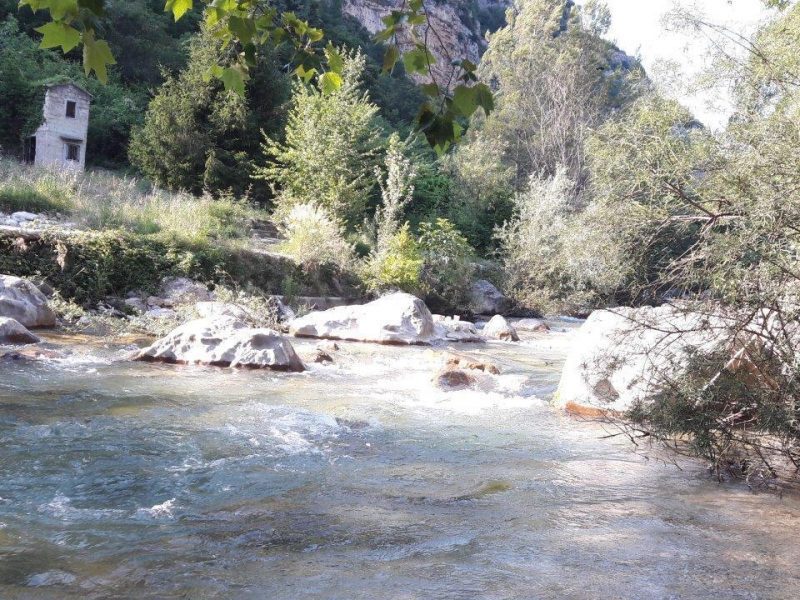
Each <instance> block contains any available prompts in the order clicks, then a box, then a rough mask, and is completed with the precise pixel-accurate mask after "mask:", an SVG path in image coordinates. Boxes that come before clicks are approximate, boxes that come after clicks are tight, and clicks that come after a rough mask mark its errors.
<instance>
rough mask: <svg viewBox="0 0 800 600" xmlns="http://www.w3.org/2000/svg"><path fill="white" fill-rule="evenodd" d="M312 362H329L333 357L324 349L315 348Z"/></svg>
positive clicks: (324, 363)
mask: <svg viewBox="0 0 800 600" xmlns="http://www.w3.org/2000/svg"><path fill="white" fill-rule="evenodd" d="M314 362H315V363H319V364H322V365H326V364H331V363H332V362H333V357H332V356H331V355H330V354H328V353H327V352H325V351H324V350H322V349H320V348H317V349H316V350H315V354H314Z"/></svg>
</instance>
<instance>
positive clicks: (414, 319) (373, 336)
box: [289, 292, 435, 344]
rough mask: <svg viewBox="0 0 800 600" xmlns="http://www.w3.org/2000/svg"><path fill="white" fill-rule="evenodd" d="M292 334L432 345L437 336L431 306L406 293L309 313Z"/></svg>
mask: <svg viewBox="0 0 800 600" xmlns="http://www.w3.org/2000/svg"><path fill="white" fill-rule="evenodd" d="M289 333H291V334H292V335H295V336H297V337H313V338H326V339H333V340H353V341H358V342H377V343H380V344H428V343H430V342H431V341H432V340H433V339H434V337H435V336H434V333H435V331H434V324H433V317H432V315H431V312H430V311H429V310H428V307H427V306H425V303H424V302H423V301H422V300H420V299H419V298H416V297H414V296H412V295H411V294H405V293H402V292H397V293H394V294H389V295H387V296H383V297H382V298H379V299H377V300H375V301H373V302H369V303H367V304H359V305H353V306H336V307H334V308H330V309H328V310H324V311H318V312H312V313H309V314H307V315H305V316H303V317H300V318H298V319H295V320H294V321H292V322H291V323H290V325H289Z"/></svg>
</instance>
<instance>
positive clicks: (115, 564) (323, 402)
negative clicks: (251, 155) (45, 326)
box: [0, 333, 800, 599]
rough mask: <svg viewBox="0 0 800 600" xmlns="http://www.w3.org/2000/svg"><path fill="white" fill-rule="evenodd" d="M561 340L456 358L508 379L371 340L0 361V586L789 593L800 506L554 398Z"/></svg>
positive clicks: (251, 594) (245, 591)
mask: <svg viewBox="0 0 800 600" xmlns="http://www.w3.org/2000/svg"><path fill="white" fill-rule="evenodd" d="M59 343H62V344H63V342H58V341H56V345H58V344H59ZM567 343H568V336H567V335H565V334H560V335H559V334H557V333H556V334H551V336H549V337H547V336H538V337H537V338H536V339H530V340H528V341H525V342H523V343H522V344H520V345H513V344H504V343H495V344H490V345H487V346H485V347H483V348H482V349H480V350H479V349H477V348H472V349H468V350H469V351H470V352H472V353H476V354H488V355H491V356H492V357H493V358H494V359H495V360H496V362H498V363H499V364H500V365H501V366H502V368H503V375H501V376H499V377H497V378H495V380H494V382H493V383H492V386H491V389H489V388H487V391H464V392H451V393H445V392H441V391H437V390H435V389H434V388H433V386H432V385H431V383H430V378H431V374H432V371H433V368H434V367H433V365H432V361H431V358H430V351H426V350H424V349H422V348H384V347H378V346H372V345H368V344H343V349H342V351H341V352H340V353H338V354H337V356H336V359H337V364H336V365H335V366H317V365H312V366H311V370H310V371H309V372H307V373H304V374H299V375H286V374H273V373H268V372H257V371H247V372H235V371H230V370H224V369H202V368H187V367H167V366H156V365H152V364H135V363H128V362H124V361H119V360H118V359H119V358H120V357H121V356H123V355H124V351H123V350H122V349H120V348H119V347H108V348H102V347H99V346H98V347H94V348H93V347H91V346H83V347H81V348H80V349H78V350H77V351H75V352H74V353H73V354H72V355H71V356H69V357H68V358H67V359H65V360H50V361H42V362H38V363H19V362H11V363H8V362H6V363H0V375H1V377H0V598H192V599H195V598H270V599H274V598H335V599H361V598H364V599H373V598H392V599H394V598H397V599H411V598H415V599H416V598H437V599H445V598H454V599H455V598H459V599H461V598H464V599H468V598H497V599H500V598H559V599H561V598H586V599H589V598H598V597H602V598H786V599H789V598H796V597H797V596H798V593H800V592H798V590H800V544H798V543H797V541H796V540H797V535H798V532H800V528H799V527H798V517H800V503H798V502H797V501H796V500H795V499H788V498H784V499H780V498H778V497H775V496H770V495H753V494H751V493H749V492H748V491H747V490H746V489H744V488H743V487H741V486H733V485H729V486H720V485H719V484H717V483H715V482H714V481H712V480H710V479H708V478H707V477H706V476H705V474H704V473H703V471H702V468H701V465H699V464H694V463H685V464H684V465H683V470H679V469H677V468H676V467H675V466H672V465H665V464H663V463H662V462H659V461H656V460H649V461H648V460H647V459H645V458H643V457H641V456H639V455H637V454H634V453H633V452H631V449H630V447H629V446H628V445H627V444H626V443H624V442H623V441H622V440H620V439H604V438H603V436H604V435H605V433H606V432H604V431H603V430H602V429H601V428H599V427H598V426H596V425H593V424H589V423H581V422H577V421H575V420H571V419H569V418H566V417H564V416H563V415H561V414H559V413H558V412H556V411H554V410H553V409H551V408H550V407H548V405H547V404H546V401H547V400H548V399H549V397H550V395H551V394H552V392H553V389H554V387H555V384H556V383H557V379H558V369H559V367H560V364H561V361H562V359H563V352H564V348H565V345H566V344H567ZM297 346H298V348H299V349H300V351H301V352H303V351H307V350H308V349H310V348H312V347H313V344H312V343H311V342H298V344H297Z"/></svg>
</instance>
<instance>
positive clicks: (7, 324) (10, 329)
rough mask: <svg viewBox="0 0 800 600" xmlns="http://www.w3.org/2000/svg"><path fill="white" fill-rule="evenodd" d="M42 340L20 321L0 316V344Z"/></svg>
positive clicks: (32, 342) (34, 342) (29, 342)
mask: <svg viewBox="0 0 800 600" xmlns="http://www.w3.org/2000/svg"><path fill="white" fill-rule="evenodd" d="M40 341H41V340H40V339H39V337H38V336H36V335H34V334H32V333H31V332H30V331H28V330H27V329H26V328H25V326H24V325H22V324H21V323H20V322H19V321H15V320H14V319H9V318H8V317H0V344H36V343H38V342H40Z"/></svg>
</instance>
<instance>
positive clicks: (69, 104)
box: [67, 100, 75, 119]
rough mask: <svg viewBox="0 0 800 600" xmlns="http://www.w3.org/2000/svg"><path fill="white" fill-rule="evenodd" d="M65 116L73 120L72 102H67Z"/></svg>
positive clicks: (73, 106) (73, 103)
mask: <svg viewBox="0 0 800 600" xmlns="http://www.w3.org/2000/svg"><path fill="white" fill-rule="evenodd" d="M67 116H68V117H69V118H70V119H74V118H75V102H74V101H73V100H67Z"/></svg>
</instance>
